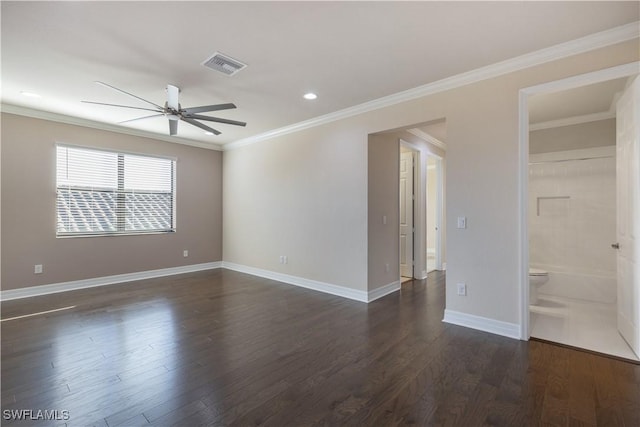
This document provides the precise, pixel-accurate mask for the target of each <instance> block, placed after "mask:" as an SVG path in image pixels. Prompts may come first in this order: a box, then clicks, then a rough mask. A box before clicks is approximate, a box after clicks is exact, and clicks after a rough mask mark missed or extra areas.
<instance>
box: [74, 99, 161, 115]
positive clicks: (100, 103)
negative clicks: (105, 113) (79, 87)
mask: <svg viewBox="0 0 640 427" xmlns="http://www.w3.org/2000/svg"><path fill="white" fill-rule="evenodd" d="M80 102H84V103H85V104H97V105H108V106H109V107H121V108H132V109H134V110H144V111H153V112H155V113H159V112H161V111H164V108H161V109H160V110H152V109H151V108H142V107H131V106H129V105H119V104H106V103H104V102H94V101H80Z"/></svg>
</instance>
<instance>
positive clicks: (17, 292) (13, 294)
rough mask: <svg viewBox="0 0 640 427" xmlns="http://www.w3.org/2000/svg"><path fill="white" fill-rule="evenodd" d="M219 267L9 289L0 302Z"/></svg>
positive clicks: (208, 264)
mask: <svg viewBox="0 0 640 427" xmlns="http://www.w3.org/2000/svg"><path fill="white" fill-rule="evenodd" d="M221 266H222V262H221V261H217V262H206V263H203V264H192V265H184V266H180V267H170V268H161V269H158V270H148V271H139V272H136V273H126V274H116V275H114V276H104V277H95V278H92V279H83V280H74V281H71V282H61V283H53V284H50V285H39V286H30V287H28V288H19V289H9V290H6V291H0V300H2V301H8V300H13V299H20V298H29V297H35V296H39V295H47V294H55V293H58V292H67V291H74V290H77V289H86V288H93V287H96V286H105V285H114V284H116V283H124V282H132V281H134V280H144V279H152V278H154V277H163V276H172V275H175V274H183V273H192V272H194V271H202V270H212V269H214V268H220V267H221Z"/></svg>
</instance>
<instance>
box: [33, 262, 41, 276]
mask: <svg viewBox="0 0 640 427" xmlns="http://www.w3.org/2000/svg"><path fill="white" fill-rule="evenodd" d="M33 273H34V274H42V264H36V265H35V266H34V267H33Z"/></svg>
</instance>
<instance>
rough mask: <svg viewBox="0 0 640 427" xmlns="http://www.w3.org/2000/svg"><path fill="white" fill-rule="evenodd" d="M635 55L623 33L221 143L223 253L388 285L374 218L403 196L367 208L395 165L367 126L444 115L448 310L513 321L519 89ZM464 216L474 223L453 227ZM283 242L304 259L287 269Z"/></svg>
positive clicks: (365, 284) (334, 278)
mask: <svg viewBox="0 0 640 427" xmlns="http://www.w3.org/2000/svg"><path fill="white" fill-rule="evenodd" d="M638 57H639V49H638V43H637V40H636V41H632V42H626V43H621V44H618V45H615V46H611V47H607V48H602V49H598V50H594V51H591V52H588V53H584V54H580V55H576V56H572V57H569V58H566V59H563V60H560V61H555V62H552V63H547V64H543V65H539V66H536V67H532V68H529V69H527V70H523V71H518V72H514V73H511V74H508V75H505V76H502V77H498V78H494V79H490V80H485V81H482V82H479V83H475V84H470V85H467V86H464V87H460V88H458V89H455V90H450V91H446V92H442V93H438V94H434V95H431V96H425V97H423V98H419V99H415V100H411V101H407V102H404V103H401V104H397V105H394V106H390V107H386V108H382V109H379V110H375V111H371V112H368V113H364V114H361V115H358V116H354V117H349V118H346V119H343V120H340V121H336V122H332V123H329V124H325V125H323V126H318V127H315V128H312V129H308V130H304V131H301V132H297V133H293V134H289V135H285V136H282V137H277V138H274V139H271V140H267V141H262V142H259V143H257V144H254V145H251V146H245V147H242V148H239V149H236V150H233V151H229V152H225V155H224V162H223V163H224V165H223V167H224V217H225V231H224V258H225V261H226V260H229V261H233V262H237V263H239V264H244V265H248V266H255V267H260V268H265V269H268V270H274V271H286V272H288V273H291V274H294V275H297V276H301V277H306V278H312V279H316V280H320V281H324V282H328V283H333V284H337V285H342V286H347V287H351V288H353V289H358V290H364V289H373V288H375V287H376V286H377V285H378V284H383V283H389V282H388V278H387V277H386V273H385V272H384V270H380V269H379V268H378V266H380V265H383V266H384V264H385V263H386V262H387V259H386V258H385V257H387V256H388V255H387V253H386V251H380V252H377V251H378V250H379V249H378V248H379V247H381V246H385V245H388V244H389V242H388V241H387V238H388V237H387V233H374V232H368V227H369V226H370V225H371V224H373V223H374V222H375V218H374V219H372V218H371V217H373V216H374V214H375V215H379V214H380V212H383V211H385V212H392V211H394V210H395V209H397V199H395V198H391V197H390V198H389V199H388V203H389V205H388V206H383V205H377V204H376V205H375V210H376V212H377V213H376V212H370V211H369V206H370V205H369V204H368V203H367V198H370V197H377V198H379V199H380V200H384V199H385V197H383V195H384V194H385V192H386V191H388V189H387V184H386V180H384V179H380V180H378V179H377V178H376V177H369V175H371V174H377V173H385V174H386V173H389V175H390V170H387V171H383V172H380V170H381V168H380V165H379V164H378V163H377V160H376V162H374V164H371V165H369V164H368V161H369V160H370V156H369V154H368V152H369V149H373V150H374V153H371V154H372V156H373V157H376V158H377V157H379V155H381V154H382V153H376V152H375V151H376V150H377V149H378V148H379V147H377V146H375V144H374V146H373V147H370V146H369V135H370V134H374V133H378V132H381V131H385V130H387V129H399V128H404V127H407V126H410V125H413V124H415V123H424V122H428V121H431V120H437V119H441V118H443V117H444V118H446V120H447V153H446V155H447V156H446V157H447V160H446V162H447V164H446V181H447V184H446V185H447V187H446V188H447V189H446V221H447V227H446V233H447V283H448V284H449V286H447V303H446V304H447V309H450V310H454V311H459V312H463V313H467V314H472V315H477V316H483V317H487V318H491V319H495V320H500V321H504V322H512V323H517V322H518V321H519V320H518V319H519V308H518V306H519V292H520V288H519V286H520V284H519V273H520V272H519V267H518V263H519V256H518V253H519V250H520V244H519V234H518V226H519V218H520V214H519V208H518V191H519V186H518V180H519V169H518V168H519V166H518V159H519V142H518V94H519V90H520V89H521V88H525V87H529V86H533V85H536V84H540V83H544V82H549V81H553V80H558V79H561V78H564V77H569V76H573V75H577V74H582V73H586V72H589V71H594V70H600V69H602V68H606V67H609V66H614V65H619V64H623V63H629V62H632V61H637V60H638ZM391 162H395V159H393V158H389V164H391ZM389 167H391V166H389ZM271 175H275V178H274V177H271ZM321 180H322V181H324V183H320V182H319V181H321ZM378 182H379V183H384V184H378ZM372 195H374V196H372ZM273 203H275V205H276V206H275V207H274V206H273ZM293 213H295V215H294V214H293ZM281 215H282V216H284V218H281ZM458 216H466V217H467V219H468V228H467V229H465V230H459V229H456V228H455V224H456V217H458ZM254 221H255V222H254ZM272 224H274V228H275V229H274V230H270V227H271V225H272ZM392 227H395V226H390V227H389V228H392ZM310 230H312V231H310ZM372 231H373V230H372ZM310 234H311V235H310ZM389 236H391V234H390V233H389ZM282 245H286V246H287V247H286V248H279V246H282ZM277 247H278V248H277ZM285 250H286V251H289V252H290V253H289V255H290V256H291V251H292V250H295V251H296V252H295V253H294V255H295V257H297V258H300V259H299V260H297V261H296V262H298V263H301V264H302V265H299V266H294V264H290V265H289V266H287V267H285V268H284V269H283V268H282V266H281V265H279V264H278V261H277V256H278V254H279V253H280V252H282V251H285ZM458 282H465V283H467V287H468V295H467V296H466V297H459V296H456V295H455V284H456V283H458Z"/></svg>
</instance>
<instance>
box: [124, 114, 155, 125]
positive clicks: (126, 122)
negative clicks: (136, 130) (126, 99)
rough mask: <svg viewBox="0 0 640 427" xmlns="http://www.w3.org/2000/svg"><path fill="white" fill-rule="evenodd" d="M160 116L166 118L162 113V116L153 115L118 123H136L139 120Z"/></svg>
mask: <svg viewBox="0 0 640 427" xmlns="http://www.w3.org/2000/svg"><path fill="white" fill-rule="evenodd" d="M160 116H164V114H162V113H160V114H152V115H150V116H144V117H138V118H136V119H130V120H125V121H122V122H118V123H129V122H135V121H137V120H144V119H150V118H152V117H160Z"/></svg>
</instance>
